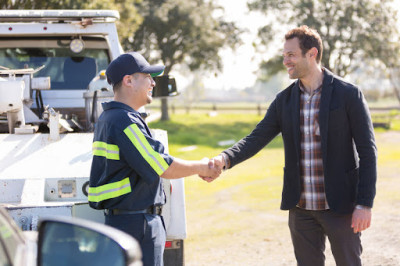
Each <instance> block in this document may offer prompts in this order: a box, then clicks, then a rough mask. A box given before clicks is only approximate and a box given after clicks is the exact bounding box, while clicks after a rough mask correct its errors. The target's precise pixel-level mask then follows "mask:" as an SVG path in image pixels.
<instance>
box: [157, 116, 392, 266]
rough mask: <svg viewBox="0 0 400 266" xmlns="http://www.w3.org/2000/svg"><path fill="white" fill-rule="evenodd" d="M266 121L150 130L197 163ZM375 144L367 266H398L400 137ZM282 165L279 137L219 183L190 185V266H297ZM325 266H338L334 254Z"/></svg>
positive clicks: (194, 121)
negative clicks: (284, 198)
mask: <svg viewBox="0 0 400 266" xmlns="http://www.w3.org/2000/svg"><path fill="white" fill-rule="evenodd" d="M261 119H262V116H258V115H251V114H219V115H216V116H208V115H207V114H205V113H197V114H191V115H184V114H180V115H174V116H172V117H171V121H168V122H155V123H151V125H150V126H151V127H152V128H162V129H166V130H168V136H169V151H170V154H172V155H173V156H176V157H179V158H183V159H190V160H195V159H196V160H197V159H201V158H203V157H213V156H214V155H217V154H219V152H220V151H222V150H223V149H224V148H226V147H222V146H219V145H218V142H220V141H226V140H233V141H238V140H239V139H241V138H242V137H244V136H245V135H246V134H248V133H249V132H251V130H252V129H253V128H254V127H255V125H256V124H257V122H258V121H260V120H261ZM396 123H398V121H396ZM376 136H377V145H378V154H379V157H378V172H379V178H378V186H377V187H378V192H377V198H376V207H375V208H374V215H375V216H374V218H375V220H374V221H375V224H376V225H377V226H379V227H372V228H371V229H369V231H366V232H367V233H366V236H365V238H366V241H367V242H371V243H370V244H369V243H367V246H366V247H365V249H364V250H365V252H364V253H365V255H363V256H364V257H365V258H364V262H365V265H385V266H386V265H399V264H400V257H399V256H400V255H396V254H400V248H399V246H400V242H399V240H398V239H399V238H400V232H399V229H398V228H397V227H393V226H392V227H388V226H387V225H386V224H387V223H388V222H389V224H390V223H396V222H397V223H399V222H400V215H399V212H398V209H399V208H400V193H399V190H400V182H399V181H400V180H399V176H398V172H399V170H400V164H399V162H400V133H399V132H396V131H383V130H377V132H376ZM229 146H230V145H229ZM283 164H284V162H283V144H282V139H281V138H280V137H279V136H278V137H277V138H276V139H275V140H274V141H273V142H272V143H270V144H269V145H268V146H267V147H266V148H264V149H262V150H261V151H260V152H259V153H258V154H257V155H255V156H254V157H253V158H252V159H250V160H247V161H245V162H243V163H242V164H239V165H237V166H235V167H234V168H233V169H231V170H229V171H226V172H224V173H223V174H222V175H221V177H220V178H219V179H217V180H216V181H214V182H213V183H210V184H209V183H206V182H204V181H203V180H201V179H200V178H198V177H196V176H193V177H189V178H187V179H186V180H185V191H186V212H187V231H188V238H187V239H186V241H185V243H186V244H185V256H186V265H295V262H294V255H293V251H292V247H291V242H290V235H289V232H288V228H287V212H284V211H280V210H279V206H280V200H281V189H282V174H283ZM396 206H397V207H396ZM392 207H393V208H392ZM399 224H400V223H399ZM386 227H388V228H386ZM380 230H385V232H384V233H387V234H389V233H390V236H391V239H394V240H393V241H394V242H393V241H392V242H389V243H387V242H386V241H385V238H384V237H383V238H382V233H381V232H380ZM396 237H397V238H396ZM395 239H397V240H395ZM396 241H397V248H396V245H395V244H396ZM328 249H329V247H328ZM381 249H384V250H386V251H387V253H385V254H384V253H382V252H381ZM285 250H286V251H285ZM391 250H392V253H393V254H390V251H391ZM396 256H397V257H396ZM266 258H268V260H266ZM375 262H379V264H375ZM327 265H334V263H333V261H332V258H331V257H329V254H327Z"/></svg>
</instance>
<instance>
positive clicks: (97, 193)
mask: <svg viewBox="0 0 400 266" xmlns="http://www.w3.org/2000/svg"><path fill="white" fill-rule="evenodd" d="M129 192H131V183H130V182H129V177H127V178H125V179H123V180H121V181H118V182H114V183H110V184H105V185H102V186H99V187H89V195H88V200H89V201H92V202H99V201H102V200H107V199H112V198H116V197H119V196H122V195H124V194H128V193H129Z"/></svg>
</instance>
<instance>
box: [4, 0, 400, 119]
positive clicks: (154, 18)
mask: <svg viewBox="0 0 400 266" xmlns="http://www.w3.org/2000/svg"><path fill="white" fill-rule="evenodd" d="M0 6H1V8H2V9H114V10H118V11H119V12H120V16H121V19H120V21H119V22H118V25H117V28H118V31H119V36H120V41H121V44H122V46H123V48H124V49H125V50H127V51H128V50H135V51H139V52H141V53H143V54H144V55H145V56H146V57H147V58H151V60H152V61H154V62H162V63H163V64H164V65H165V66H166V69H165V74H167V75H168V74H169V73H170V72H171V70H172V69H174V68H177V67H179V66H184V67H186V68H188V69H189V70H190V71H195V70H208V71H210V70H212V71H216V72H218V71H220V70H222V68H223V65H222V61H221V57H220V55H219V51H220V50H221V49H222V48H226V47H230V48H232V49H235V48H237V47H239V46H240V45H241V43H242V41H241V34H242V33H243V32H245V31H246V29H243V28H239V27H238V26H237V25H236V23H235V22H232V21H227V20H226V19H225V18H224V15H223V14H224V10H223V8H222V7H221V6H218V5H217V4H216V3H215V1H207V0H124V1H123V0H92V1H86V0H1V1H0ZM248 7H249V9H250V11H251V12H260V13H262V14H264V15H265V16H266V17H267V18H269V19H268V20H267V19H266V20H265V21H266V22H265V25H264V26H263V27H261V28H260V29H259V34H258V38H257V40H254V46H255V47H257V48H259V49H258V50H259V51H260V53H261V51H263V49H265V48H268V46H270V45H271V42H272V41H273V40H274V39H275V38H277V36H278V37H279V36H281V37H282V38H283V34H284V32H282V29H283V28H285V27H294V26H299V25H308V26H309V27H312V28H314V29H316V30H317V31H318V32H319V33H320V34H321V37H322V40H323V46H324V53H323V57H322V65H323V66H325V67H326V68H328V69H330V70H332V71H333V72H335V73H337V74H338V75H340V76H346V75H347V74H350V73H352V72H354V71H358V70H360V69H361V70H363V69H366V66H373V69H375V70H379V71H381V72H382V73H383V75H385V77H386V78H388V79H390V80H391V81H392V85H393V88H394V92H395V95H396V97H397V98H398V100H399V102H400V84H399V78H398V77H399V76H400V65H399V64H400V62H399V60H398V59H397V58H398V56H399V55H400V49H399V48H400V47H399V45H400V43H399V36H400V34H399V30H398V27H397V13H396V12H397V11H396V9H395V8H394V7H395V3H394V1H393V0H380V1H375V0H290V1H288V0H274V1H269V0H248ZM282 41H283V39H282ZM150 53H151V57H149V55H150ZM282 70H284V69H283V64H282V56H281V55H280V54H277V55H276V56H274V57H272V58H270V59H268V60H266V61H263V62H262V63H261V65H260V71H259V79H260V80H268V79H269V78H271V77H272V76H273V75H275V74H277V73H278V72H280V71H282ZM161 109H162V117H161V119H162V120H168V119H169V115H168V101H167V99H163V100H162V104H161Z"/></svg>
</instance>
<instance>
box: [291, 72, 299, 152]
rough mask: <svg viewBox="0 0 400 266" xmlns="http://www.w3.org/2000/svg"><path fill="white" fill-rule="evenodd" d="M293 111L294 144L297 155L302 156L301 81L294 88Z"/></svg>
mask: <svg viewBox="0 0 400 266" xmlns="http://www.w3.org/2000/svg"><path fill="white" fill-rule="evenodd" d="M290 103H291V108H293V109H292V112H291V113H292V122H293V131H294V132H293V136H294V144H295V147H296V154H297V155H298V156H299V158H300V156H301V153H300V152H301V147H300V87H299V81H298V80H297V81H296V84H295V85H294V86H293V87H292V98H291V100H290Z"/></svg>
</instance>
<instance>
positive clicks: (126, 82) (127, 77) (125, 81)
mask: <svg viewBox="0 0 400 266" xmlns="http://www.w3.org/2000/svg"><path fill="white" fill-rule="evenodd" d="M132 80H133V79H132V76H131V75H125V76H124V77H123V78H122V83H123V85H124V86H131V85H132Z"/></svg>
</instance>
